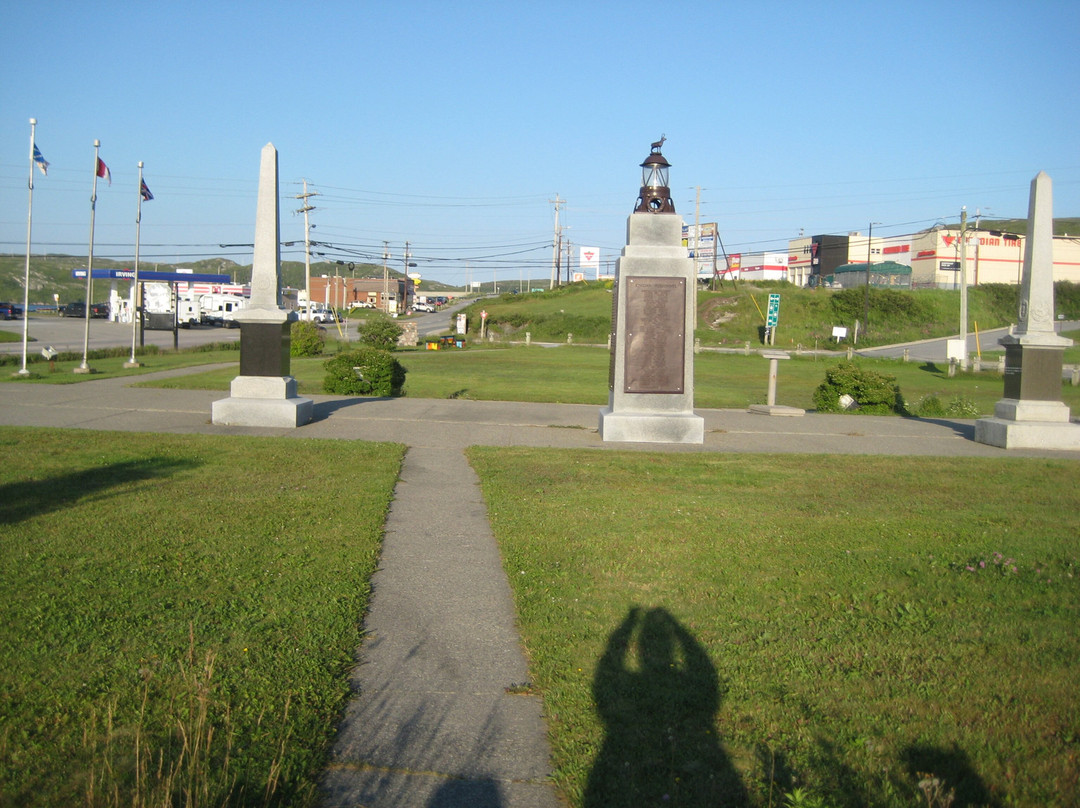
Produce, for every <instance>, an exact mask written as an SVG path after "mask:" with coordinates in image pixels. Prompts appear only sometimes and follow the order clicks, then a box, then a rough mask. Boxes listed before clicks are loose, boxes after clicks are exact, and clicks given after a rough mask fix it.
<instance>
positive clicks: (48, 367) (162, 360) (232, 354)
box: [0, 342, 240, 387]
mask: <svg viewBox="0 0 1080 808" xmlns="http://www.w3.org/2000/svg"><path fill="white" fill-rule="evenodd" d="M239 348H240V346H239V343H229V342H219V343H208V344H207V345H204V346H202V347H200V348H194V349H190V348H189V349H184V350H180V351H172V350H167V349H161V348H158V347H157V346H155V345H148V346H146V347H144V348H140V349H138V350H137V351H136V352H135V358H136V360H137V361H138V362H139V367H137V368H125V367H124V364H125V363H126V362H127V361H128V360H129V359H130V358H131V348H130V346H129V347H126V348H120V347H118V348H106V349H99V350H94V351H89V352H88V353H87V363H88V364H89V366H90V368H91V370H92V373H89V374H80V373H75V372H74V371H75V368H77V367H80V366H81V365H82V352H81V351H79V352H68V351H65V352H64V353H61V354H59V355H58V356H57V357H56V359H55V360H53V362H51V363H50V362H49V361H47V360H46V359H45V358H44V357H42V356H41V354H40V353H39V352H36V351H31V352H30V353H28V354H27V357H26V358H27V367H26V369H27V370H28V371H30V375H28V376H26V377H25V378H23V377H21V376H15V375H13V374H15V372H16V371H18V370H19V368H21V367H22V354H18V355H15V354H8V355H5V356H0V382H13V383H20V384H35V383H38V384H41V383H44V384H77V383H79V382H85V381H92V380H93V379H111V378H117V377H124V378H127V377H136V376H143V375H145V374H147V373H156V372H158V371H163V370H175V369H178V368H187V367H198V366H200V365H210V364H217V363H220V362H229V363H236V364H235V365H234V369H233V374H232V375H233V376H235V375H236V370H235V368H236V367H237V366H238V365H239V362H240V353H239ZM226 387H228V385H226Z"/></svg>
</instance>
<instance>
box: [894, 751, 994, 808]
mask: <svg viewBox="0 0 1080 808" xmlns="http://www.w3.org/2000/svg"><path fill="white" fill-rule="evenodd" d="M901 760H902V762H903V764H904V766H905V767H906V768H907V771H908V776H909V777H910V778H911V779H912V780H913V781H915V782H916V783H919V784H920V788H921V789H923V791H924V793H925V790H926V789H927V788H930V787H931V786H930V784H929V783H928V782H927V781H929V780H931V779H933V778H936V779H937V780H939V781H940V783H941V788H942V789H943V790H944V791H946V792H947V791H949V790H953V791H954V792H955V801H954V802H953V803H952V806H953V808H966V806H989V808H998V806H1000V805H1001V803H1000V802H999V801H998V800H997V799H995V798H994V796H993V795H992V794H991V793H990V790H989V789H988V788H987V787H986V784H985V783H984V782H983V779H982V777H980V776H979V773H978V772H976V771H975V768H974V766H972V764H971V760H970V759H969V758H968V756H967V753H966V752H964V751H963V750H962V749H960V748H958V747H956V746H953V747H952V748H951V749H945V748H942V747H940V746H924V745H914V746H909V747H907V748H906V749H904V751H903V753H902V755H901ZM923 783H925V785H923Z"/></svg>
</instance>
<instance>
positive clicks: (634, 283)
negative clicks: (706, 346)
mask: <svg viewBox="0 0 1080 808" xmlns="http://www.w3.org/2000/svg"><path fill="white" fill-rule="evenodd" d="M664 140H665V138H661V139H660V140H659V141H657V142H656V143H653V144H652V149H651V150H650V153H649V156H648V157H647V158H646V159H645V162H643V163H642V164H641V168H642V183H641V194H640V196H639V197H638V200H637V205H636V207H635V208H634V212H633V213H632V214H630V217H629V219H628V220H627V225H626V246H625V247H624V248H623V251H622V255H621V256H620V257H619V260H618V261H617V262H616V265H615V287H614V289H613V290H612V298H613V299H612V307H613V308H612V316H611V327H612V332H611V361H610V366H609V371H608V387H609V390H610V392H609V394H608V406H607V407H606V408H605V409H603V410H601V411H600V437H601V438H602V439H603V440H605V441H625V442H644V443H704V441H705V420H704V419H703V418H702V417H701V416H699V415H696V414H695V413H694V350H693V348H694V346H693V342H694V339H693V337H694V303H695V293H696V290H695V282H696V277H695V271H694V261H693V259H691V258H689V257H688V256H687V252H686V247H685V246H683V243H682V225H683V223H682V219H681V218H680V217H679V216H678V215H676V213H675V205H674V203H672V201H671V191H670V190H669V188H668V169H669V168H670V163H668V161H667V160H666V159H664V155H663V154H661V152H660V149H661V148H662V146H663V144H664Z"/></svg>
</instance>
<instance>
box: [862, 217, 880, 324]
mask: <svg viewBox="0 0 1080 808" xmlns="http://www.w3.org/2000/svg"><path fill="white" fill-rule="evenodd" d="M875 224H876V225H880V224H881V222H870V231H869V233H868V234H867V236H866V296H865V297H866V299H865V301H864V309H865V310H864V311H863V320H864V321H865V322H864V323H863V333H864V334H865V333H866V332H867V331H869V330H870V245H871V244H873V242H874V225H875Z"/></svg>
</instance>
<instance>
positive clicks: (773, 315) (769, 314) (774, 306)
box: [765, 294, 780, 328]
mask: <svg viewBox="0 0 1080 808" xmlns="http://www.w3.org/2000/svg"><path fill="white" fill-rule="evenodd" d="M779 319H780V295H777V294H772V295H769V309H768V311H766V312H765V325H767V326H768V327H769V328H776V323H777V321H778V320H779Z"/></svg>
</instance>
